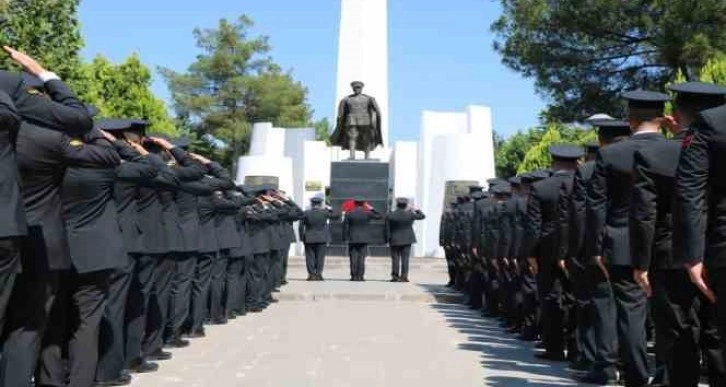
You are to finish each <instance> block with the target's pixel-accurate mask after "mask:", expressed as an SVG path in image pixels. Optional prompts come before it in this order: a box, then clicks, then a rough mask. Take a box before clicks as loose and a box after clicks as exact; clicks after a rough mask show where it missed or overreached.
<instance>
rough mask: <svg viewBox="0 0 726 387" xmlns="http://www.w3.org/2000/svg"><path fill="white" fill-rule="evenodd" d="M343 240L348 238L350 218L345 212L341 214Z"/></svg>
mask: <svg viewBox="0 0 726 387" xmlns="http://www.w3.org/2000/svg"><path fill="white" fill-rule="evenodd" d="M343 240H344V241H349V240H350V219H348V217H347V216H345V214H344V215H343Z"/></svg>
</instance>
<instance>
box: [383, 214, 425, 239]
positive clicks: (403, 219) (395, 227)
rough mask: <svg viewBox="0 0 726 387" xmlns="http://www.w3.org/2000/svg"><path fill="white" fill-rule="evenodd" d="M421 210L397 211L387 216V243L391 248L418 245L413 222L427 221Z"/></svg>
mask: <svg viewBox="0 0 726 387" xmlns="http://www.w3.org/2000/svg"><path fill="white" fill-rule="evenodd" d="M425 218H426V215H424V213H423V212H421V211H420V210H416V211H409V210H401V209H396V210H395V211H393V212H391V213H389V214H388V215H386V241H387V242H388V244H389V245H390V246H406V245H412V244H414V243H416V234H415V233H414V232H413V222H414V221H417V220H422V219H425Z"/></svg>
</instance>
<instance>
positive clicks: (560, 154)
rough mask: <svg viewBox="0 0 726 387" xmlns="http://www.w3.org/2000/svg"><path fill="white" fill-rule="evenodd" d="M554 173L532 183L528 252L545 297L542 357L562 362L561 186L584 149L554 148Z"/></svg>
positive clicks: (574, 147) (572, 172)
mask: <svg viewBox="0 0 726 387" xmlns="http://www.w3.org/2000/svg"><path fill="white" fill-rule="evenodd" d="M549 151H550V155H551V156H552V169H553V170H554V171H555V172H554V174H553V175H552V176H551V177H550V178H547V179H544V180H542V181H539V182H537V183H534V184H532V186H531V188H530V193H529V200H528V202H527V217H528V220H529V223H530V226H529V230H530V233H529V235H528V242H527V246H528V250H529V252H530V253H529V257H530V258H529V261H530V265H531V266H533V267H534V272H535V273H536V275H537V279H538V288H539V289H540V290H539V294H540V296H541V297H542V298H541V299H540V302H541V303H542V317H541V323H542V342H543V344H544V348H545V352H544V353H542V354H539V355H538V357H539V358H542V359H546V360H556V361H561V360H564V359H565V355H564V349H565V348H564V345H565V342H564V337H563V321H564V309H563V305H562V303H563V292H564V288H565V287H566V286H567V277H566V275H567V274H566V271H565V270H564V269H563V267H562V266H561V265H560V258H561V257H559V256H558V254H559V252H560V250H559V249H560V246H559V244H560V223H559V220H560V218H559V212H558V210H559V207H558V204H559V198H560V186H561V185H562V184H563V183H565V182H568V181H569V183H568V184H571V182H572V178H573V176H574V172H575V168H576V167H577V161H578V160H579V159H580V158H581V157H582V156H584V152H583V150H582V148H581V147H578V146H568V145H553V146H550V149H549Z"/></svg>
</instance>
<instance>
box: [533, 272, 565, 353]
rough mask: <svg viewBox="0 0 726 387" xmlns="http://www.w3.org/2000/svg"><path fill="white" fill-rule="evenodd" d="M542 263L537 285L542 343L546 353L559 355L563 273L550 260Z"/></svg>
mask: <svg viewBox="0 0 726 387" xmlns="http://www.w3.org/2000/svg"><path fill="white" fill-rule="evenodd" d="M542 261H543V264H541V266H540V272H539V285H540V287H541V289H542V293H541V294H542V295H543V297H544V298H543V301H542V321H541V326H542V341H543V343H544V347H545V350H546V351H547V352H549V353H553V354H558V355H560V354H562V353H563V351H564V331H563V326H564V305H563V298H564V284H563V282H564V280H565V279H564V273H563V272H562V269H560V268H559V267H558V266H556V264H554V263H552V260H551V259H546V260H542ZM548 262H549V263H548Z"/></svg>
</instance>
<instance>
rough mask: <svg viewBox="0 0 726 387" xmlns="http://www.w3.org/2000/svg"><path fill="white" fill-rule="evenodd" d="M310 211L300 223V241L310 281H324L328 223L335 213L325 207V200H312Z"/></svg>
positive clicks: (304, 214) (315, 198)
mask: <svg viewBox="0 0 726 387" xmlns="http://www.w3.org/2000/svg"><path fill="white" fill-rule="evenodd" d="M310 207H311V208H310V209H308V210H305V212H303V215H302V219H300V222H299V223H298V234H299V235H300V240H301V241H302V242H303V243H304V244H305V264H306V266H307V269H308V279H307V280H308V281H323V280H324V279H323V267H324V266H325V254H326V250H327V248H328V239H329V227H328V221H329V220H330V219H332V218H334V217H335V215H334V214H333V212H332V211H331V210H329V209H327V208H324V207H323V198H321V197H317V196H316V197H314V198H312V199H310Z"/></svg>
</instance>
